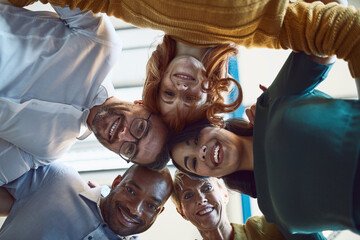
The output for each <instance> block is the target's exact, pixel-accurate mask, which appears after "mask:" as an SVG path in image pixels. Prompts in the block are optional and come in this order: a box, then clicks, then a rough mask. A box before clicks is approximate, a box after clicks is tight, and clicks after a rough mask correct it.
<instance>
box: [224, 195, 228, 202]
mask: <svg viewBox="0 0 360 240" xmlns="http://www.w3.org/2000/svg"><path fill="white" fill-rule="evenodd" d="M228 202H229V195H228V194H227V193H225V194H224V204H228Z"/></svg>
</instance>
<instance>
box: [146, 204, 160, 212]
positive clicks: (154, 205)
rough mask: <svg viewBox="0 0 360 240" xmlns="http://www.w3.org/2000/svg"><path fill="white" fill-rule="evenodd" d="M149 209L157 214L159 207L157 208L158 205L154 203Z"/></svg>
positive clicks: (149, 205)
mask: <svg viewBox="0 0 360 240" xmlns="http://www.w3.org/2000/svg"><path fill="white" fill-rule="evenodd" d="M148 207H149V208H150V209H151V210H152V211H154V212H156V211H157V209H158V207H159V206H157V205H156V204H153V203H149V204H148Z"/></svg>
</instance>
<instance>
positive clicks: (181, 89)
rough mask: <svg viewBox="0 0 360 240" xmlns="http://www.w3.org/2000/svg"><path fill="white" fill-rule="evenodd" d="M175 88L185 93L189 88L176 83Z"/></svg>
mask: <svg viewBox="0 0 360 240" xmlns="http://www.w3.org/2000/svg"><path fill="white" fill-rule="evenodd" d="M176 88H177V90H179V91H186V90H187V89H188V88H189V86H188V85H186V84H184V83H181V82H178V83H176Z"/></svg>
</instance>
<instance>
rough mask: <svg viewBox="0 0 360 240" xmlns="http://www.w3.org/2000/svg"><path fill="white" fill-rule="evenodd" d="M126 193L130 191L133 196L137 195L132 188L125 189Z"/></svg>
mask: <svg viewBox="0 0 360 240" xmlns="http://www.w3.org/2000/svg"><path fill="white" fill-rule="evenodd" d="M125 189H126V191H128V193H130V194H131V195H133V196H134V195H135V191H134V190H133V189H132V188H131V187H125Z"/></svg>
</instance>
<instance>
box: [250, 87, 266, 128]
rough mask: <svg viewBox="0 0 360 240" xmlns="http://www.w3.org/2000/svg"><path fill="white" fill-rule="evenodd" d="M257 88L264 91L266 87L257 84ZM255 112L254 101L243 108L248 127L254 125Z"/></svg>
mask: <svg viewBox="0 0 360 240" xmlns="http://www.w3.org/2000/svg"><path fill="white" fill-rule="evenodd" d="M259 88H260V89H261V90H263V92H265V91H266V90H267V87H265V86H263V85H261V84H259ZM255 112H256V103H254V104H253V105H251V107H249V108H247V109H245V114H246V116H247V117H248V119H249V127H253V126H254V121H255Z"/></svg>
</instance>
